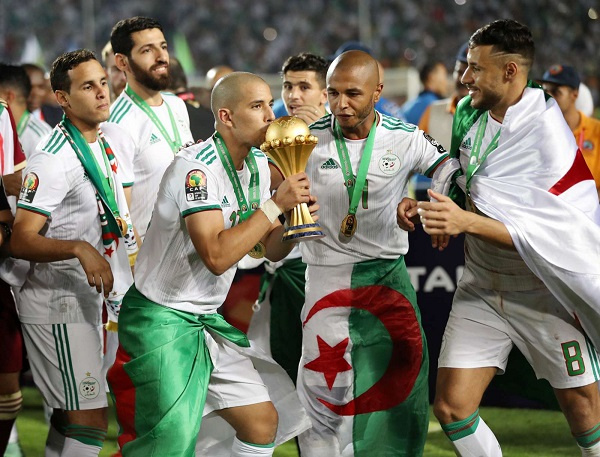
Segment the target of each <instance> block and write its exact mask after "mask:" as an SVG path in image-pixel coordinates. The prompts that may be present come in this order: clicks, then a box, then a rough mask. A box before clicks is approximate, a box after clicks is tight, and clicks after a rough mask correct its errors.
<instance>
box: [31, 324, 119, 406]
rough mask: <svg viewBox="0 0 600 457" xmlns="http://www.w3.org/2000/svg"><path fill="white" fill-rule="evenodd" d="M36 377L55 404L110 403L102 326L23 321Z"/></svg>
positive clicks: (46, 396) (47, 401)
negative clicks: (103, 365) (108, 400)
mask: <svg viewBox="0 0 600 457" xmlns="http://www.w3.org/2000/svg"><path fill="white" fill-rule="evenodd" d="M22 328H23V337H24V340H25V346H26V348H27V355H28V357H29V362H30V365H31V371H32V373H33V380H34V382H35V384H36V386H37V387H38V388H39V389H40V391H41V393H42V396H43V397H44V400H45V401H46V403H47V404H48V406H50V407H51V408H56V409H64V410H67V411H77V410H86V409H96V408H103V407H106V406H107V405H108V403H107V397H106V390H107V389H106V380H105V377H104V376H103V375H102V359H103V356H102V326H100V325H92V324H85V323H77V324H22Z"/></svg>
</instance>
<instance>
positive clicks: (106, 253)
mask: <svg viewBox="0 0 600 457" xmlns="http://www.w3.org/2000/svg"><path fill="white" fill-rule="evenodd" d="M113 252H115V250H114V249H113V248H112V247H110V248H105V249H104V255H107V256H109V257H112V253H113Z"/></svg>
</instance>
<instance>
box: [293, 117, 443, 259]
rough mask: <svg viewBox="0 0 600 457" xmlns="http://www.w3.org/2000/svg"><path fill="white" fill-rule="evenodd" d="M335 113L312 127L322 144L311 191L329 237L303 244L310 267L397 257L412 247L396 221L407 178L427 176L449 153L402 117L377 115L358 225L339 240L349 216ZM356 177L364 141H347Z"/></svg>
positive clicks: (313, 162)
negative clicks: (346, 239) (349, 237)
mask: <svg viewBox="0 0 600 457" xmlns="http://www.w3.org/2000/svg"><path fill="white" fill-rule="evenodd" d="M334 119H335V118H334V116H333V115H329V116H325V117H324V118H322V119H320V120H319V121H317V122H315V123H314V124H312V125H311V133H312V134H313V135H315V136H316V137H317V138H318V139H319V142H318V144H317V146H316V147H315V149H314V150H313V152H312V154H311V155H310V158H309V160H308V165H307V167H306V173H307V174H308V178H309V180H310V185H311V194H313V195H315V196H316V197H317V199H318V202H319V205H320V209H319V216H320V218H319V224H321V226H322V227H323V230H324V232H325V234H326V236H325V238H322V239H320V240H315V241H310V242H306V243H301V244H300V251H301V252H302V259H303V260H304V262H305V263H307V264H308V265H343V264H351V263H356V262H362V261H364V260H371V259H397V258H398V257H399V256H400V255H404V254H406V252H407V251H408V234H407V232H405V231H404V230H402V229H400V228H399V227H398V224H397V223H396V208H397V206H398V203H400V201H401V200H402V198H403V197H406V196H407V183H408V178H409V176H410V175H411V174H412V173H414V172H416V173H421V174H424V175H429V174H430V173H431V172H432V171H433V170H434V169H435V167H436V166H437V165H438V164H439V163H440V162H441V161H442V160H443V159H444V158H446V156H447V154H446V151H445V150H444V148H443V147H441V146H440V145H439V144H438V143H437V142H436V141H435V140H434V139H433V138H431V137H430V136H429V135H427V134H425V133H424V132H423V131H422V130H419V129H418V128H417V127H415V126H414V125H411V124H406V123H404V122H403V121H401V120H399V119H396V118H393V117H390V116H386V115H382V114H380V113H378V121H377V127H376V131H375V143H374V145H373V153H372V156H371V161H370V164H369V168H368V172H367V182H366V185H365V189H364V190H363V193H362V196H361V200H360V202H359V205H358V210H357V213H356V220H357V221H358V227H357V230H356V233H355V234H354V237H353V238H352V240H351V241H350V242H349V243H347V244H344V243H342V242H340V241H339V240H338V233H339V231H340V225H341V223H342V221H343V219H344V217H345V216H346V215H347V214H348V208H349V198H348V191H347V189H346V186H345V179H344V175H343V173H342V169H341V164H340V159H339V155H338V151H337V147H336V142H335V137H334V133H333V127H334V124H333V122H334ZM344 140H345V143H346V147H347V148H348V154H349V157H350V162H351V164H352V171H353V174H354V175H355V176H356V173H357V170H358V165H359V161H360V158H361V157H362V154H363V150H364V146H365V143H366V139H364V140H349V139H344Z"/></svg>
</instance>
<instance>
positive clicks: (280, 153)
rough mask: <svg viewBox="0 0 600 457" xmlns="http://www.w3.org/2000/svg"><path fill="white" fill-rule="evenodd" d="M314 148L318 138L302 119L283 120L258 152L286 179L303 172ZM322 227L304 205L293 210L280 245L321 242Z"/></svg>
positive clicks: (275, 123) (276, 123)
mask: <svg viewBox="0 0 600 457" xmlns="http://www.w3.org/2000/svg"><path fill="white" fill-rule="evenodd" d="M316 144H317V137H316V136H314V135H311V134H310V130H309V129H308V126H307V125H306V122H304V121H303V120H302V119H300V118H299V117H296V116H282V117H280V118H278V119H275V120H274V121H273V122H272V123H271V125H270V126H269V128H268V129H267V134H266V137H265V142H264V143H263V144H261V146H260V149H261V150H262V151H263V152H264V153H266V154H267V155H268V156H269V158H270V159H271V160H272V161H273V162H274V164H275V166H276V167H277V168H278V169H279V170H280V171H281V174H283V176H284V177H285V178H287V177H288V176H291V175H294V174H296V173H300V172H301V171H304V169H305V168H306V163H307V162H308V157H309V156H310V153H311V152H312V150H313V149H314V147H315V145H316ZM324 236H325V233H323V230H322V229H321V226H320V225H319V224H317V223H316V222H315V221H313V218H312V217H311V215H310V211H309V210H308V206H307V204H306V203H300V204H299V205H297V206H296V207H295V208H294V209H293V210H292V218H291V223H290V227H289V228H288V229H287V230H286V231H285V232H284V234H283V241H307V240H313V239H317V238H323V237H324Z"/></svg>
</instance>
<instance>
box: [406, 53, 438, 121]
mask: <svg viewBox="0 0 600 457" xmlns="http://www.w3.org/2000/svg"><path fill="white" fill-rule="evenodd" d="M419 79H420V80H421V84H422V85H423V90H422V91H421V92H420V93H419V95H417V97H416V98H414V99H412V100H409V101H407V102H406V103H405V104H404V105H402V111H403V112H404V116H405V117H406V120H407V121H408V122H410V123H411V124H415V125H417V124H418V123H419V121H420V120H421V116H422V115H423V113H424V112H425V109H427V107H428V106H429V105H430V104H432V103H433V102H435V101H436V100H440V99H441V98H443V97H445V96H446V93H447V92H448V70H446V66H445V65H444V64H443V63H442V62H440V61H433V62H427V63H426V64H425V65H423V67H422V68H421V70H420V71H419Z"/></svg>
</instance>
